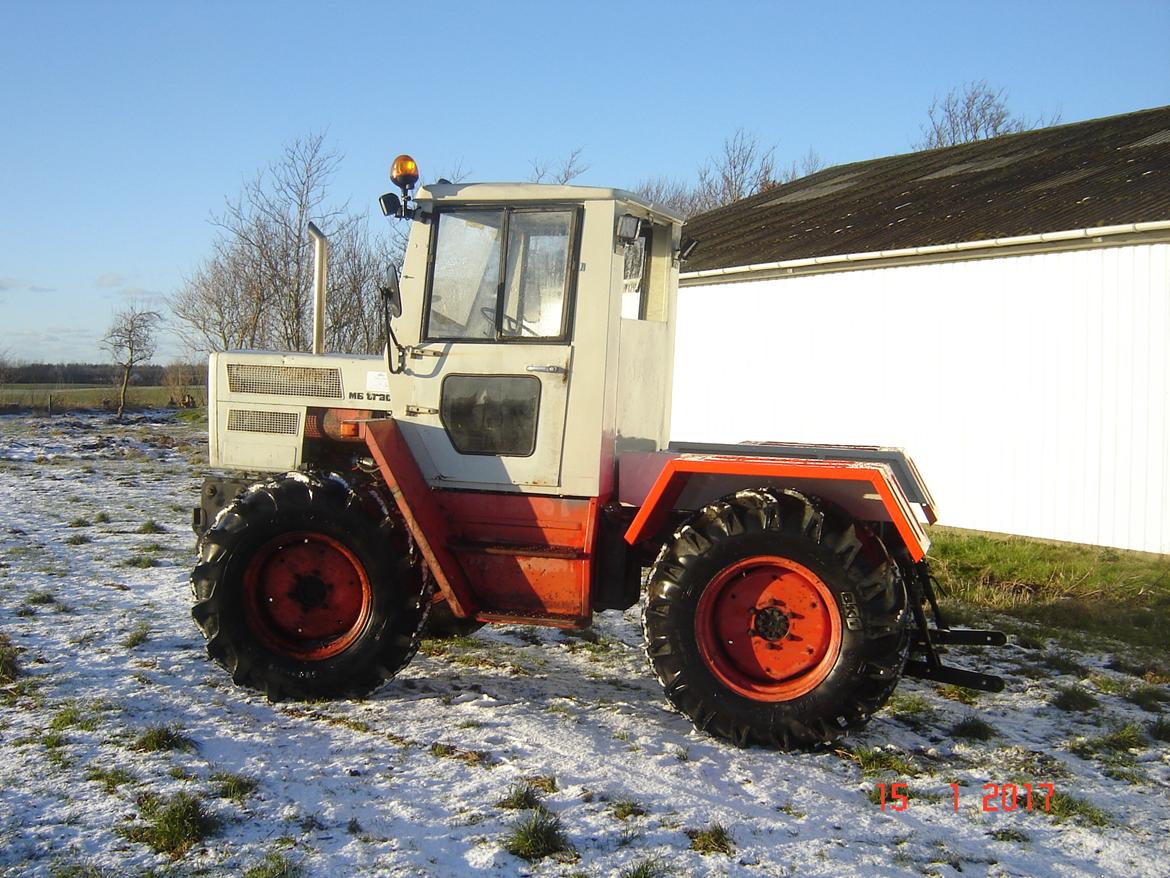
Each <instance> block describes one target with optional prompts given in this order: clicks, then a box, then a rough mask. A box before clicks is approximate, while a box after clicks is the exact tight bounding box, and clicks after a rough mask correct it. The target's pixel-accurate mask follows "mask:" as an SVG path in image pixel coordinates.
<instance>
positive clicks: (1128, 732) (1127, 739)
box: [1068, 723, 1146, 759]
mask: <svg viewBox="0 0 1170 878" xmlns="http://www.w3.org/2000/svg"><path fill="white" fill-rule="evenodd" d="M1145 747H1146V736H1145V733H1144V732H1143V731H1142V729H1141V726H1139V725H1138V724H1137V723H1127V724H1126V725H1124V726H1121V727H1119V728H1116V729H1114V730H1113V731H1111V732H1107V733H1106V734H1104V735H1101V736H1100V737H1097V738H1087V739H1085V740H1084V741H1078V742H1077V743H1075V744H1073V745H1072V746H1071V747H1069V748H1068V749H1069V751H1070V752H1072V753H1073V754H1075V755H1077V756H1080V757H1081V758H1082V759H1088V758H1089V757H1091V756H1096V755H1099V754H1120V753H1127V752H1128V751H1130V750H1144V749H1145Z"/></svg>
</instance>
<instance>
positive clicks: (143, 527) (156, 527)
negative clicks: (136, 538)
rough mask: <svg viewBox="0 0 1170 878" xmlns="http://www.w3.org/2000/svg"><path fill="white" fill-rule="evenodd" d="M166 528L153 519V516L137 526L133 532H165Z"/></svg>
mask: <svg viewBox="0 0 1170 878" xmlns="http://www.w3.org/2000/svg"><path fill="white" fill-rule="evenodd" d="M166 532H167V529H166V528H165V527H163V526H162V525H161V524H159V523H158V522H157V521H155V520H154V519H153V518H148V519H146V521H144V522H142V524H140V525H139V526H138V530H136V531H135V533H140V534H165V533H166Z"/></svg>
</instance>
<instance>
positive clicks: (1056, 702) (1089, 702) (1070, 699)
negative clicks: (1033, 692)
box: [1049, 686, 1097, 713]
mask: <svg viewBox="0 0 1170 878" xmlns="http://www.w3.org/2000/svg"><path fill="white" fill-rule="evenodd" d="M1049 703H1050V704H1051V705H1052V706H1053V707H1058V708H1060V709H1061V710H1067V711H1069V712H1070V713H1084V712H1085V711H1087V710H1092V709H1093V708H1094V707H1096V706H1097V699H1096V698H1095V697H1094V696H1093V695H1092V694H1091V693H1090V692H1089V691H1087V690H1085V689H1082V688H1081V687H1080V686H1061V687H1059V688H1058V689H1057V690H1056V695H1054V696H1053V697H1052V700H1051V701H1050V702H1049Z"/></svg>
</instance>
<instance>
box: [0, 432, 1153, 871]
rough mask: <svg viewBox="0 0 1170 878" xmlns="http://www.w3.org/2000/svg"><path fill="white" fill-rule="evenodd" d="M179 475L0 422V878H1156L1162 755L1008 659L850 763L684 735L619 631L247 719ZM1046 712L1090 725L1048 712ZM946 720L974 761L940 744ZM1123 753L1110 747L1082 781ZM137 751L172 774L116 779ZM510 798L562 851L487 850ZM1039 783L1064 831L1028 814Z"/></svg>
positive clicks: (484, 636)
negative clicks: (173, 817) (979, 733)
mask: <svg viewBox="0 0 1170 878" xmlns="http://www.w3.org/2000/svg"><path fill="white" fill-rule="evenodd" d="M203 457H204V450H203V437H202V435H201V433H200V432H199V431H198V430H197V429H195V428H192V427H189V426H186V425H184V424H181V423H179V422H176V421H171V420H166V419H161V420H131V421H130V422H128V423H127V424H125V425H120V426H119V425H114V424H113V423H112V422H111V421H109V420H108V419H107V418H106V417H104V416H97V415H95V416H84V417H66V418H61V419H52V420H50V419H29V418H23V417H14V416H5V417H2V418H0V635H6V636H7V637H8V638H9V639H10V640H11V642H12V644H13V645H14V646H16V647H17V648H18V650H19V654H18V660H19V663H20V665H21V667H22V669H23V670H24V675H23V676H21V677H19V678H17V680H16V681H15V682H14V683H11V684H9V685H7V686H4V687H3V688H2V689H0V874H3V875H44V876H51V875H134V874H204V875H208V874H210V875H221V874H222V875H237V874H247V873H248V870H252V871H251V874H252V875H255V876H260V875H269V876H272V875H279V874H301V875H322V876H336V875H351V874H368V875H412V876H413V875H426V876H462V875H469V876H477V875H484V876H488V875H492V876H496V875H499V876H506V875H547V876H552V875H562V876H572V875H588V876H596V878H600V876H618V875H622V874H635V875H643V876H644V875H654V874H657V875H662V876H665V875H735V876H796V875H799V876H827V878H835V876H867V878H868V876H882V875H944V876H945V875H953V874H959V873H962V874H963V875H964V876H971V875H997V876H998V875H1012V876H1049V875H1051V876H1062V878H1064V876H1101V875H1117V876H1127V878H1131V876H1167V875H1170V744H1167V743H1166V742H1164V741H1159V740H1156V739H1155V738H1153V737H1150V736H1149V735H1148V732H1147V731H1146V730H1147V729H1149V727H1150V724H1151V723H1152V722H1153V721H1154V720H1155V719H1156V718H1157V717H1158V714H1157V713H1156V712H1153V710H1145V709H1143V708H1142V707H1139V706H1138V705H1136V704H1134V703H1131V702H1130V701H1129V700H1127V699H1126V698H1125V697H1124V695H1125V694H1126V693H1127V692H1128V693H1130V694H1132V690H1133V687H1134V686H1136V685H1139V684H1140V683H1141V681H1139V680H1138V679H1136V678H1135V677H1132V676H1128V675H1126V674H1124V673H1121V672H1119V671H1114V670H1109V669H1108V665H1109V664H1110V663H1111V659H1112V658H1113V655H1112V654H1111V653H1107V652H1102V653H1099V654H1077V655H1075V656H1073V655H1069V654H1055V658H1054V657H1053V656H1054V652H1053V647H1052V645H1051V644H1049V645H1048V648H1047V649H1043V648H1037V646H1036V644H1030V647H1031V648H1024V647H1023V646H1020V645H1013V646H1009V647H1007V648H1005V649H1003V650H1001V651H999V652H998V653H992V654H989V658H990V659H991V660H992V661H994V662H995V664H996V665H997V667H998V668H999V669H1000V670H1001V671H1002V672H1003V673H1005V674H1006V675H1007V677H1008V686H1007V690H1006V691H1005V692H1004V693H1002V694H999V695H979V696H977V699H976V702H975V704H973V705H968V704H964V703H962V702H960V701H957V700H952V699H954V698H956V697H958V695H959V693H956V692H954V691H951V692H947V693H946V694H947V695H950V696H951V698H947V697H944V696H943V694H940V692H939V691H938V690H937V689H936V688H935V687H933V686H929V685H926V684H924V683H921V682H918V681H912V680H910V681H904V682H903V684H902V685H901V686H900V687H899V690H898V694H897V695H896V696H895V701H894V702H893V703H892V705H891V707H889V708H887V709H886V710H885V711H883V713H882V714H881V715H880V716H879V717H878V718H877V719H875V721H874V722H873V723H872V724H871V725H870V727H869V728H868V730H867V731H866V732H865V733H864V734H863V735H861V736H859V737H857V738H855V739H852V740H850V741H848V742H846V744H847V746H848V748H849V749H848V750H845V749H842V750H839V751H836V752H823V753H817V754H780V753H775V752H771V751H767V750H761V749H749V750H737V749H735V748H734V747H732V746H730V745H727V744H724V743H722V742H721V741H718V740H715V739H712V738H708V737H705V736H703V735H700V734H698V733H695V732H694V731H692V730H691V727H690V725H689V723H688V722H686V721H685V720H684V719H682V718H681V717H680V716H678V715H676V714H674V713H672V712H670V711H669V710H668V709H667V707H666V706H665V703H664V701H663V699H662V697H661V694H660V692H659V689H658V686H657V684H656V683H655V682H654V680H653V679H652V677H651V676H650V674H649V673H648V671H647V669H646V667H645V664H644V661H643V658H642V653H641V645H640V631H639V628H638V624H637V620H638V611H637V610H636V609H635V610H631V611H629V612H627V613H625V614H617V613H606V614H603V615H602V616H600V617H599V619H598V624H597V627H596V629H595V633H596V637H589V638H582V637H575V636H569V635H564V634H561V633H558V632H554V631H546V630H538V629H527V628H521V627H507V628H497V629H494V630H493V629H485V630H484V631H481V632H480V633H478V634H477V635H476V636H475V637H474V638H472V639H470V640H459V641H455V642H451V643H440V642H434V641H428V642H427V643H425V644H424V649H423V651H422V652H420V654H419V655H418V656H417V657H416V659H415V660H414V661H413V662H412V663H411V664H410V665H409V666H408V667H407V668H406V669H405V671H404V672H403V673H402V674H401V675H400V676H399V678H398V679H397V680H395V681H393V682H392V683H391V684H389V685H388V686H386V687H385V688H384V689H382V690H381V691H379V692H378V693H376V694H375V695H374V696H373V697H371V698H370V699H368V700H366V701H362V702H342V703H313V704H294V703H280V704H270V703H268V702H267V701H266V700H265V699H264V697H263V696H260V695H257V694H254V693H251V692H246V691H241V690H238V689H236V688H234V687H233V686H232V684H231V681H230V680H229V679H228V677H227V675H226V674H225V673H224V672H223V671H222V670H221V669H220V668H219V667H218V666H216V665H214V664H212V663H210V662H209V661H207V660H206V658H205V656H204V652H203V646H202V640H201V638H200V636H199V633H198V631H197V630H196V628H195V626H194V625H193V624H192V622H191V620H190V616H189V604H190V597H189V587H188V583H187V575H188V570H189V568H190V565H191V563H192V558H193V537H192V534H191V531H190V528H189V521H190V506H191V505H192V504H193V502H195V500H196V498H197V496H198V485H199V473H200V470H201V464H200V463H199V461H200V460H201V459H202V458H203ZM103 519H106V520H103ZM151 531H154V532H151ZM151 564H153V565H154V566H148V565H151ZM958 661H960V662H964V661H971V662H979V661H982V659H980V658H977V657H975V656H974V655H972V657H971V658H970V659H967V658H964V657H962V656H960V657H959V658H958ZM972 666H976V665H974V664H973V665H972ZM1062 672H1063V673H1062ZM1072 684H1076V685H1078V686H1079V687H1080V688H1082V689H1083V690H1084V691H1085V692H1086V693H1089V694H1091V695H1092V696H1093V697H1094V698H1095V700H1096V706H1092V707H1087V708H1084V709H1081V710H1062V709H1059V708H1058V707H1056V706H1053V705H1051V704H1050V703H1049V702H1050V701H1051V699H1052V698H1053V697H1054V695H1055V694H1056V693H1057V691H1058V690H1059V689H1060V687H1066V686H1069V685H1072ZM1161 688H1162V689H1163V690H1165V688H1166V687H1165V686H1162V687H1161ZM1155 695H1156V693H1155ZM1148 706H1149V707H1151V708H1152V709H1154V710H1156V708H1157V704H1156V702H1150V703H1149V704H1148ZM972 715H977V716H979V717H981V718H982V719H984V720H986V722H987V723H988V724H990V727H991V728H990V732H989V733H990V734H991V735H992V736H991V737H990V739H988V740H984V741H980V740H963V739H959V738H957V737H955V736H952V734H951V729H952V727H953V726H954V725H955V724H956V723H957V722H958V721H960V720H963V719H964V718H967V717H970V716H972ZM1125 724H1134V725H1133V727H1132V729H1131V735H1133V734H1135V732H1136V738H1135V739H1134V741H1133V743H1135V744H1136V746H1134V747H1133V748H1131V749H1126V748H1124V747H1121V748H1116V747H1114V748H1113V749H1112V750H1111V749H1109V748H1108V747H1107V746H1104V745H1100V744H1099V742H1098V746H1097V748H1096V749H1097V750H1098V751H1099V752H1097V753H1096V754H1093V753H1090V752H1089V750H1091V749H1093V747H1092V741H1093V739H1096V738H1098V737H1099V736H1101V735H1103V734H1105V733H1106V732H1108V731H1110V730H1111V729H1113V728H1115V727H1120V726H1124V725H1125ZM160 726H165V727H169V728H170V729H171V730H173V731H176V732H179V733H181V734H182V735H185V736H186V737H187V738H188V739H189V740H190V744H189V745H188V746H187V747H186V748H183V747H180V748H178V749H170V750H167V749H162V750H149V749H144V744H146V743H147V742H145V741H143V740H142V739H141V736H142V734H143V732H144V731H147V730H149V729H152V728H157V727H160ZM1081 739H1090V746H1089V747H1085V746H1084V745H1083V744H1082V746H1081V747H1079V748H1077V747H1076V745H1077V742H1078V741H1079V740H1081ZM180 743H181V741H180ZM867 748H883V752H882V753H875V752H873V751H872V750H871V749H867ZM1070 748H1076V749H1079V750H1080V752H1081V753H1082V754H1084V755H1082V756H1078V755H1075V754H1074V753H1073V752H1072V749H1070ZM880 760H884V761H885V763H886V764H888V765H892V767H891V768H889V769H887V770H886V772H885V773H882V774H873V773H870V774H863V768H862V764H861V763H864V764H865V765H866V766H867V767H871V768H872V766H873V763H875V762H878V761H880ZM225 773H226V774H225ZM213 775H214V777H213ZM534 778H535V779H536V780H535V781H532V782H533V783H534V784H535V786H534V787H533V790H534V792H535V793H536V794H537V795H538V796H539V797H540V798H541V800H542V801H543V805H544V807H545V808H547V810H548V811H549V812H551V813H552V814H555V815H556V817H558V818H559V820H560V823H561V828H562V831H563V833H564V835H565V837H566V839H567V841H568V842H569V843H570V845H571V848H572V850H571V851H569V852H564V853H561V854H559V855H556V856H552V857H547V858H544V859H541V860H538V861H536V862H533V863H529V862H527V861H525V860H523V859H520V858H518V857H516V856H513V855H512V854H510V853H507V852H506V850H505V842H506V840H507V838H508V836H509V833H510V832H511V830H512V827H513V825H514V824H515V823H516V822H517V821H518V820H520V819H523V818H524V817H525V816H526V815H525V813H524V812H521V811H516V810H509V809H507V808H503V807H500V806H499V805H498V804H497V803H498V802H499V800H500V799H501V798H503V797H504V796H505V795H506V794H507V793H508V792H509V789H510V787H512V785H514V784H516V783H518V782H521V781H523V780H525V779H529V780H530V781H531V780H532V779H534ZM250 781H251V782H254V784H253V783H250ZM900 781H906V782H908V784H909V787H908V788H909V792H910V803H909V807H908V808H907V809H906V810H905V811H902V812H894V811H892V810H889V806H887V810H886V811H884V812H883V811H882V809H881V807H880V803H879V802H878V801H875V799H876V798H877V795H876V793H875V789H876V784H877V783H879V782H886V783H893V782H900ZM1027 781H1031V783H1032V784H1033V785H1034V789H1035V791H1036V792H1035V801H1034V803H1033V808H1034V810H1033V812H1032V813H1028V812H1027V811H1026V810H1025V805H1024V803H1023V800H1022V793H1021V803H1020V807H1019V808H1018V809H1017V810H1015V811H1013V812H1007V813H1004V812H998V813H989V812H984V811H983V810H982V809H981V805H982V802H983V793H982V786H983V784H985V783H995V784H1003V783H1007V782H1017V783H1019V784H1021V785H1022V784H1023V783H1024V782H1027ZM952 782H957V783H958V784H960V786H959V788H958V790H959V793H958V798H959V803H958V809H957V810H956V809H955V805H954V793H953V788H952V787H951V785H950V784H951V783H952ZM1043 783H1051V784H1054V785H1055V788H1056V791H1057V796H1058V798H1057V799H1056V800H1055V803H1056V804H1057V805H1058V806H1059V807H1060V808H1061V809H1067V808H1068V807H1069V806H1070V805H1073V806H1075V805H1077V804H1078V803H1079V804H1080V806H1081V815H1080V816H1069V815H1068V812H1067V811H1064V810H1062V814H1063V815H1064V816H1059V817H1058V816H1057V815H1054V814H1045V813H1044V812H1043V805H1044V802H1043V800H1044V793H1043V792H1042V791H1040V789H1039V787H1038V785H1039V784H1043ZM513 789H514V788H513ZM1021 790H1022V786H1021ZM180 793H187V794H189V795H190V796H193V797H197V798H198V799H199V800H200V801H201V803H202V806H203V808H204V810H205V811H206V812H207V813H208V814H209V815H211V816H212V817H214V818H218V819H219V826H218V828H217V829H215V830H214V831H213V832H211V833H210V834H208V835H207V836H206V837H205V838H204V839H203V840H201V841H197V842H196V843H195V844H194V845H193V846H191V847H190V849H189V850H186V851H185V852H182V853H179V854H177V855H171V854H166V853H157V852H156V851H155V850H153V849H152V848H151V847H150V846H149V845H148V844H146V843H144V842H143V841H142V840H133V839H135V838H137V839H143V838H146V836H145V835H144V834H143V833H142V830H143V828H144V827H146V826H147V825H148V822H149V819H150V817H151V815H152V814H156V813H157V812H158V810H159V807H160V805H159V803H166V802H169V801H172V798H171V797H174V796H176V795H177V794H180ZM231 793H234V794H235V796H234V797H233V796H232V795H230V794H231ZM144 794H152V795H153V796H155V797H157V798H155V799H153V800H152V799H151V798H150V797H149V795H144ZM1086 806H1092V808H1095V809H1096V812H1093V811H1091V810H1090V809H1089V808H1088V807H1086ZM716 823H717V824H721V825H722V826H723V827H725V828H726V830H727V833H728V836H729V839H730V844H731V848H730V849H731V853H730V854H728V853H722V852H712V853H700V852H699V851H697V850H693V849H692V839H691V838H690V836H689V835H688V830H690V831H692V834H693V831H694V830H702V829H705V828H709V827H710V826H711V825H712V824H716ZM181 847H182V845H179V846H178V847H176V849H177V850H181ZM639 867H641V871H635V870H637V869H638V868H639Z"/></svg>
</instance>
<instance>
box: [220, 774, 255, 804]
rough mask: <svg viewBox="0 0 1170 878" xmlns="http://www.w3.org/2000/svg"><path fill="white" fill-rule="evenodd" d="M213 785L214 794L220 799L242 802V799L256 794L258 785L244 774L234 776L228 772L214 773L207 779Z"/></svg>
mask: <svg viewBox="0 0 1170 878" xmlns="http://www.w3.org/2000/svg"><path fill="white" fill-rule="evenodd" d="M209 779H210V780H211V782H212V783H213V784H214V785H215V794H216V795H217V796H219V797H220V798H221V799H232V800H234V801H236V802H243V801H244V799H246V798H248V796H250V795H252V793H254V792H256V787H258V786H259V785H260V783H259V781H257V780H256V779H255V778H253V777H248V776H247V775H244V774H234V773H232V772H230V771H214V772H212V773H211V776H210V778H209Z"/></svg>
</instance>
